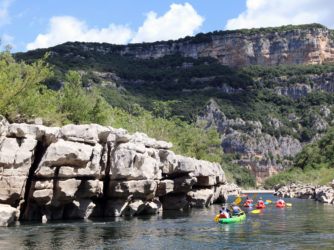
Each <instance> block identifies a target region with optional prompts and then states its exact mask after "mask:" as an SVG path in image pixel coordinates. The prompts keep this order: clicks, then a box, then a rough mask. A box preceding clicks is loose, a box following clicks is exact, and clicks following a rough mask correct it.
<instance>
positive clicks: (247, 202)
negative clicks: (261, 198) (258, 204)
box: [245, 195, 253, 204]
mask: <svg viewBox="0 0 334 250" xmlns="http://www.w3.org/2000/svg"><path fill="white" fill-rule="evenodd" d="M251 203H253V199H252V198H249V197H248V195H247V200H246V201H245V204H251Z"/></svg>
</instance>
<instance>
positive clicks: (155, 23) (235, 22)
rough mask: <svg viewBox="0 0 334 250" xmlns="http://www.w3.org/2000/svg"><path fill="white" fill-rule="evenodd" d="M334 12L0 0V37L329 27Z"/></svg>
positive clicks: (24, 45)
mask: <svg viewBox="0 0 334 250" xmlns="http://www.w3.org/2000/svg"><path fill="white" fill-rule="evenodd" d="M333 12H334V1H332V0H296V1H291V0H188V1H178V0H173V1H172V0H140V1H139V0H122V1H118V0H94V1H93V0H66V1H65V0H32V1H27V0H0V37H1V39H2V44H3V45H5V44H11V45H12V46H13V49H12V51H13V52H17V51H26V50H30V49H35V48H41V47H50V46H54V45H56V44H60V43H63V42H66V41H74V40H79V41H96V42H109V43H116V44H127V43H131V42H152V41H158V40H169V39H177V38H180V37H184V36H187V35H195V34H197V33H199V32H210V31H214V30H224V29H238V28H252V27H266V26H279V25H285V24H302V23H312V22H319V23H322V24H324V25H326V26H328V27H330V28H333V27H334V25H333V24H334V22H333V21H334V18H333V16H334V13H333Z"/></svg>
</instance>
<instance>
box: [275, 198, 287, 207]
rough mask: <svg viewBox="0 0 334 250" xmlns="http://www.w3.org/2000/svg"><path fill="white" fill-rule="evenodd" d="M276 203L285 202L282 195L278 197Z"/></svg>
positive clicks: (281, 203)
mask: <svg viewBox="0 0 334 250" xmlns="http://www.w3.org/2000/svg"><path fill="white" fill-rule="evenodd" d="M276 204H280V205H283V204H285V201H284V200H283V199H282V197H279V198H278V200H277V201H276Z"/></svg>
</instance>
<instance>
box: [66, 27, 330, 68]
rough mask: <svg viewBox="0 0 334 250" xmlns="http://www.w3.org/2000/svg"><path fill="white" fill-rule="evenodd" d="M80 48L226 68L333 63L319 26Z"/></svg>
mask: <svg viewBox="0 0 334 250" xmlns="http://www.w3.org/2000/svg"><path fill="white" fill-rule="evenodd" d="M69 46H70V45H69ZM81 46H82V47H83V49H84V50H88V51H96V52H98V53H102V54H109V53H118V54H121V55H124V56H128V57H132V58H140V59H150V58H160V57H163V56H166V55H172V54H180V55H182V56H186V57H193V58H200V57H212V58H216V59H217V60H218V61H219V62H220V63H222V64H224V65H229V66H246V65H263V66H264V65H266V66H268V65H270V66H274V65H281V64H283V65H293V64H321V63H323V62H333V61H334V53H333V48H334V42H333V40H332V36H331V31H330V30H328V29H327V28H326V27H324V26H320V25H317V26H313V27H311V26H304V27H296V28H294V29H291V28H289V29H287V30H286V31H270V30H267V31H266V30H265V29H263V31H262V32H254V33H252V32H251V31H250V32H243V31H230V32H229V31H227V32H214V33H211V34H210V33H209V34H199V35H198V36H196V37H192V38H191V37H188V38H185V39H180V40H178V41H168V42H156V43H145V44H131V45H129V46H118V47H116V46H103V45H98V44H85V43H81ZM69 56H71V55H69Z"/></svg>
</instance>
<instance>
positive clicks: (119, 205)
mask: <svg viewBox="0 0 334 250" xmlns="http://www.w3.org/2000/svg"><path fill="white" fill-rule="evenodd" d="M129 202H130V201H129V200H128V199H112V200H108V201H107V203H106V207H105V210H104V216H106V217H119V216H122V215H123V213H124V211H125V209H126V208H127V206H128V204H129Z"/></svg>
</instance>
